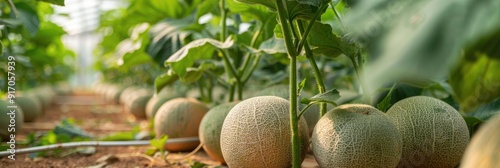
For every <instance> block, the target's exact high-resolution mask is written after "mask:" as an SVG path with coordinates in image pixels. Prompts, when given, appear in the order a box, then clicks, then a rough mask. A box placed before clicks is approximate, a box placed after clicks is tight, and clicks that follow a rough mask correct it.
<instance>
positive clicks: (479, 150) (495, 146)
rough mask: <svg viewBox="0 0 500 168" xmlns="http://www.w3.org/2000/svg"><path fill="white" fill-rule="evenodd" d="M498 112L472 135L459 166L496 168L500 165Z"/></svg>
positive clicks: (499, 115)
mask: <svg viewBox="0 0 500 168" xmlns="http://www.w3.org/2000/svg"><path fill="white" fill-rule="evenodd" d="M499 128H500V114H497V115H496V116H494V117H493V118H490V119H489V120H488V121H487V122H486V123H485V124H484V125H482V126H481V128H479V130H478V132H477V133H476V134H474V136H472V140H471V141H470V144H469V146H467V148H466V149H465V154H464V157H463V158H462V163H461V164H460V167H462V168H477V167H480V168H498V166H500V131H499V130H498V129H499Z"/></svg>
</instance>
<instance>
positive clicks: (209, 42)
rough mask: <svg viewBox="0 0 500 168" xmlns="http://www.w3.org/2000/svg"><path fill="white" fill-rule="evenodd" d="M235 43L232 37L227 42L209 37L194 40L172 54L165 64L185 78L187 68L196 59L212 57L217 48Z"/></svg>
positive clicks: (224, 47)
mask: <svg viewBox="0 0 500 168" xmlns="http://www.w3.org/2000/svg"><path fill="white" fill-rule="evenodd" d="M233 43H234V41H233V40H231V39H230V38H228V39H227V40H226V41H225V42H219V41H217V40H214V39H209V38H204V39H199V40H195V41H192V42H191V43H189V44H187V45H186V46H184V47H182V48H181V49H180V50H179V51H177V52H175V53H174V54H173V55H171V56H170V57H169V58H168V59H167V60H166V61H165V66H168V67H171V68H172V70H173V71H174V72H175V74H177V75H179V76H180V78H184V77H185V76H186V75H187V68H188V67H192V66H193V65H194V63H195V61H198V60H206V59H210V58H212V57H213V53H214V51H215V50H216V49H227V48H230V47H232V46H233Z"/></svg>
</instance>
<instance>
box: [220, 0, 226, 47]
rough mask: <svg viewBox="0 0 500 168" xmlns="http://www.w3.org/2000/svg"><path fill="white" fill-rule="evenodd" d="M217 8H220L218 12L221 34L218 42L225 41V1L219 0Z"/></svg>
mask: <svg viewBox="0 0 500 168" xmlns="http://www.w3.org/2000/svg"><path fill="white" fill-rule="evenodd" d="M219 7H220V12H221V21H220V27H221V29H222V30H221V32H220V39H219V40H220V41H224V40H226V19H227V10H226V1H224V0H220V1H219Z"/></svg>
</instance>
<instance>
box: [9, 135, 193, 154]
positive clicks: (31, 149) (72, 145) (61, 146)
mask: <svg viewBox="0 0 500 168" xmlns="http://www.w3.org/2000/svg"><path fill="white" fill-rule="evenodd" d="M192 142H200V139H199V138H198V137H190V138H171V139H168V141H167V142H166V144H165V145H180V144H183V143H192ZM147 145H150V141H149V140H142V141H87V142H68V143H59V144H53V145H45V146H35V147H29V148H22V149H16V150H15V154H26V153H34V152H42V151H50V150H55V149H64V148H76V147H84V146H94V147H98V146H102V147H113V146H147ZM11 154H12V153H11V152H10V150H7V151H3V152H0V157H3V156H8V155H11Z"/></svg>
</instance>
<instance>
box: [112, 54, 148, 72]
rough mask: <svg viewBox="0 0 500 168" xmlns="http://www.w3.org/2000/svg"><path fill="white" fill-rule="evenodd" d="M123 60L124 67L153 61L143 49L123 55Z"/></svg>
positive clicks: (122, 66) (127, 67) (128, 67)
mask: <svg viewBox="0 0 500 168" xmlns="http://www.w3.org/2000/svg"><path fill="white" fill-rule="evenodd" d="M122 60H123V64H122V65H120V66H121V68H123V69H130V68H131V67H134V66H137V65H141V64H146V63H150V62H152V59H151V57H150V56H149V55H148V54H147V53H145V52H143V51H136V52H133V53H127V54H125V55H124V56H123V58H122Z"/></svg>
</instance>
